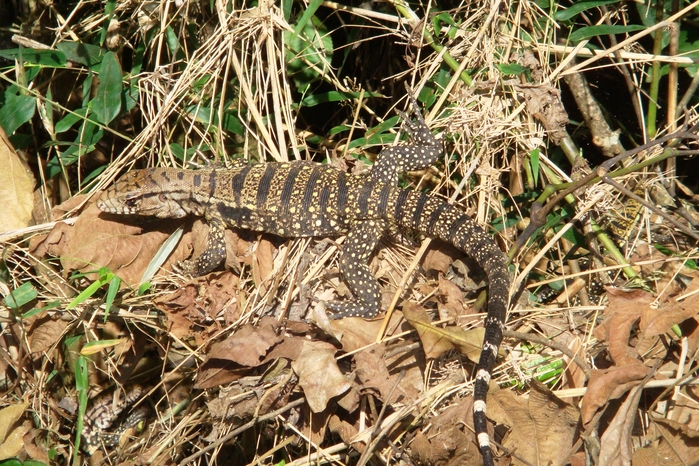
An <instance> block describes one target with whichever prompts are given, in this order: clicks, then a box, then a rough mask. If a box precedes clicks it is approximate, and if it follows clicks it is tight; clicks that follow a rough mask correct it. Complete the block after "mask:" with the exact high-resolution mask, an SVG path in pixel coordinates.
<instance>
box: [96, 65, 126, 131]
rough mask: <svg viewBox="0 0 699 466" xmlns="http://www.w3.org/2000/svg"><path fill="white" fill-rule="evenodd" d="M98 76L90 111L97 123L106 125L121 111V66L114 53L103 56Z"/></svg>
mask: <svg viewBox="0 0 699 466" xmlns="http://www.w3.org/2000/svg"><path fill="white" fill-rule="evenodd" d="M99 75H100V83H99V85H98V86H97V93H96V94H95V98H94V99H93V101H92V111H93V113H94V114H95V117H96V118H97V121H99V122H101V123H104V124H105V125H108V124H109V122H111V121H112V120H113V119H114V118H116V117H117V115H119V112H120V111H121V66H120V65H119V61H118V60H117V58H116V55H115V54H114V52H107V54H106V55H105V56H104V59H103V60H102V64H101V65H100V71H99Z"/></svg>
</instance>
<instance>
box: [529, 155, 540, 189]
mask: <svg viewBox="0 0 699 466" xmlns="http://www.w3.org/2000/svg"><path fill="white" fill-rule="evenodd" d="M539 155H540V154H539V149H534V150H533V151H531V152H530V153H529V160H531V161H532V173H533V176H532V177H533V178H534V182H536V181H537V180H538V179H539Z"/></svg>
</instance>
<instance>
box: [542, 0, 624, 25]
mask: <svg viewBox="0 0 699 466" xmlns="http://www.w3.org/2000/svg"><path fill="white" fill-rule="evenodd" d="M618 2H619V0H596V1H592V2H577V3H574V4H573V6H571V7H570V8H568V9H566V10H558V11H557V12H556V13H555V14H554V15H553V17H554V18H555V19H556V20H558V21H565V20H568V19H570V18H572V17H574V16H577V15H579V14H580V13H582V12H583V11H586V10H589V9H591V8H597V7H598V6H602V5H609V4H610V3H618Z"/></svg>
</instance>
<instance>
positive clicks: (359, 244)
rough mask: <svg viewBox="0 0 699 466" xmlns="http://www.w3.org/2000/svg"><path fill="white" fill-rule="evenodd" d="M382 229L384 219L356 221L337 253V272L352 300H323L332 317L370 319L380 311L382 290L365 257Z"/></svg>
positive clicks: (370, 251)
mask: <svg viewBox="0 0 699 466" xmlns="http://www.w3.org/2000/svg"><path fill="white" fill-rule="evenodd" d="M385 229H386V222H384V221H383V220H365V221H363V222H359V223H357V224H356V225H355V226H354V227H353V228H352V230H351V231H350V232H349V234H348V235H347V239H346V240H345V243H344V245H343V246H342V254H341V255H340V272H342V277H343V278H344V280H345V283H346V284H347V287H348V288H349V289H350V291H351V292H352V295H353V296H354V298H355V299H354V300H352V301H347V302H330V303H325V305H326V307H328V308H329V309H330V310H331V311H332V312H333V313H332V315H330V317H331V318H332V319H341V318H343V317H364V318H366V319H370V318H373V317H375V316H376V314H378V313H379V311H380V310H381V289H380V288H379V283H378V282H377V281H376V278H374V276H373V275H372V274H371V271H370V270H369V265H368V260H369V256H370V255H371V253H372V252H373V251H374V248H375V247H376V245H377V244H378V242H379V239H380V238H381V235H382V234H383V232H384V230H385Z"/></svg>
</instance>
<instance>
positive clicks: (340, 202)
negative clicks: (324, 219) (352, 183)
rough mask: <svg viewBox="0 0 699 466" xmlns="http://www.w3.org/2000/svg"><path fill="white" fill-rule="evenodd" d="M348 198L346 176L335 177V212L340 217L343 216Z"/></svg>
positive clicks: (342, 174)
mask: <svg viewBox="0 0 699 466" xmlns="http://www.w3.org/2000/svg"><path fill="white" fill-rule="evenodd" d="M348 198H349V187H348V186H347V175H346V174H344V173H340V175H339V176H338V177H337V212H338V214H340V216H343V215H344V214H345V209H346V208H347V201H348V200H349V199H348Z"/></svg>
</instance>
